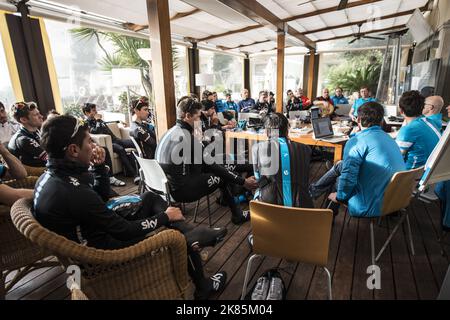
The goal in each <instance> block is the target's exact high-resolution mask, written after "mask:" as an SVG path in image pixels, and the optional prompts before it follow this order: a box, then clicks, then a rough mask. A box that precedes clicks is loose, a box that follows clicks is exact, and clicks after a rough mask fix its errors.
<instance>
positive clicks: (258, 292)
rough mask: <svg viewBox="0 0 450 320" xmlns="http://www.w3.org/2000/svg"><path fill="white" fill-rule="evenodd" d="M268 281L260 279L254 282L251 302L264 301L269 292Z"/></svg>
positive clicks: (267, 279)
mask: <svg viewBox="0 0 450 320" xmlns="http://www.w3.org/2000/svg"><path fill="white" fill-rule="evenodd" d="M269 285H270V281H269V278H267V277H260V278H259V279H258V281H257V282H256V286H255V289H254V290H253V292H252V300H266V296H267V292H268V291H269Z"/></svg>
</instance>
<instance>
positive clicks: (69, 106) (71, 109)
mask: <svg viewBox="0 0 450 320" xmlns="http://www.w3.org/2000/svg"><path fill="white" fill-rule="evenodd" d="M63 112H64V114H67V115H71V116H74V117H76V118H82V117H83V112H82V111H81V107H80V106H79V105H78V104H76V103H64V104H63Z"/></svg>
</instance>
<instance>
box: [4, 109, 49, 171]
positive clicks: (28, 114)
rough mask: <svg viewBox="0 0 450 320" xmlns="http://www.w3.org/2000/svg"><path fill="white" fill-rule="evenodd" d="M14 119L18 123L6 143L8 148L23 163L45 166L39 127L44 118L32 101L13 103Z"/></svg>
mask: <svg viewBox="0 0 450 320" xmlns="http://www.w3.org/2000/svg"><path fill="white" fill-rule="evenodd" d="M12 109H13V114H14V119H16V121H17V122H18V123H20V130H19V131H17V132H16V133H15V134H14V135H13V136H12V138H11V140H10V141H9V143H8V149H9V150H10V151H11V153H12V154H14V155H15V156H16V157H17V158H18V159H19V160H20V161H21V162H22V163H23V164H24V165H27V166H30V167H45V164H46V162H47V153H46V152H45V150H44V149H42V147H41V143H40V139H41V134H40V131H39V130H40V129H41V126H42V122H43V120H44V118H43V117H42V114H41V113H40V112H39V109H38V106H37V105H36V104H35V103H34V102H17V103H15V104H14V105H13V107H12Z"/></svg>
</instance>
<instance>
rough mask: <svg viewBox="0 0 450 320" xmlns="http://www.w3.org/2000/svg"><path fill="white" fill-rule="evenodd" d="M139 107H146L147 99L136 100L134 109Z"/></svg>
mask: <svg viewBox="0 0 450 320" xmlns="http://www.w3.org/2000/svg"><path fill="white" fill-rule="evenodd" d="M141 106H143V107H146V106H148V101H147V99H144V98H140V99H139V100H138V102H137V103H136V107H135V108H136V109H138V108H139V107H141Z"/></svg>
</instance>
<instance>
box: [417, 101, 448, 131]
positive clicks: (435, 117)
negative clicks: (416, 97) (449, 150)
mask: <svg viewBox="0 0 450 320" xmlns="http://www.w3.org/2000/svg"><path fill="white" fill-rule="evenodd" d="M443 107H444V99H442V97H440V96H431V97H428V98H426V99H425V105H424V108H423V112H422V113H423V115H424V116H425V117H426V118H427V120H428V121H430V122H431V123H432V124H433V125H434V126H435V127H436V129H438V130H439V131H442V108H443Z"/></svg>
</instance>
